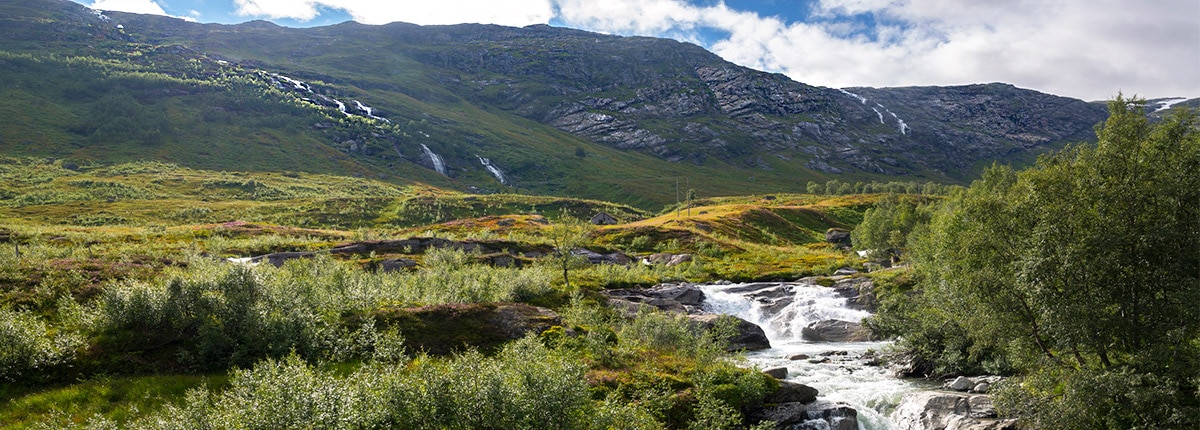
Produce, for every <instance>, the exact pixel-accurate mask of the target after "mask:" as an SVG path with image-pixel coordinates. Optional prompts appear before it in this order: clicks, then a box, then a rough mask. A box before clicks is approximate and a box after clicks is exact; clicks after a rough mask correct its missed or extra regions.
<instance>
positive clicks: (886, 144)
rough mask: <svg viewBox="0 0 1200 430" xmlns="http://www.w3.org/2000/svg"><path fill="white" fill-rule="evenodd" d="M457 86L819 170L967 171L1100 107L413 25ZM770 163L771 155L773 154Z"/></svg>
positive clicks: (504, 103) (706, 56) (563, 39)
mask: <svg viewBox="0 0 1200 430" xmlns="http://www.w3.org/2000/svg"><path fill="white" fill-rule="evenodd" d="M406 32H407V33H406V35H405V36H404V37H406V38H409V40H412V41H416V40H420V41H421V42H422V43H426V45H424V47H423V48H421V49H420V50H419V52H415V53H413V54H412V55H413V56H414V57H416V58H419V59H420V60H421V61H423V62H424V63H426V64H429V65H438V66H441V67H442V68H443V69H444V70H446V73H450V74H451V78H450V80H452V81H454V82H456V83H459V84H460V86H459V88H457V89H456V92H457V93H459V94H463V95H465V96H467V97H471V98H473V99H475V100H477V101H478V102H480V103H486V104H490V105H494V106H498V107H501V108H504V109H507V110H509V111H511V112H513V113H516V114H518V115H521V116H524V117H526V118H529V119H533V120H536V121H539V122H542V123H544V124H548V125H551V126H553V127H555V128H557V129H559V130H562V131H565V132H568V133H571V134H574V135H577V136H580V137H584V138H587V139H589V140H592V141H594V142H597V143H601V144H605V145H609V146H612V147H615V148H620V149H626V150H636V151H643V152H646V153H649V154H653V155H655V156H657V157H660V158H663V159H666V160H669V161H673V162H681V161H689V162H693V163H697V164H702V163H704V162H705V160H706V159H708V158H710V157H715V158H718V159H721V160H724V161H728V162H731V163H732V164H737V165H743V166H745V167H750V168H762V169H771V168H772V166H773V165H775V164H778V163H781V162H782V163H783V164H802V165H803V166H804V167H805V168H808V169H812V170H817V171H821V172H825V173H834V174H836V173H851V172H865V173H876V174H885V175H905V174H910V173H913V172H918V171H927V170H933V171H937V172H939V173H942V174H944V175H947V176H950V177H957V178H966V177H970V176H972V175H974V174H975V173H976V168H977V167H976V166H978V164H979V163H980V162H981V161H987V160H1001V161H1005V160H1007V159H1010V158H1014V157H1016V158H1021V159H1029V158H1032V156H1034V155H1036V154H1038V153H1041V152H1045V151H1047V150H1049V149H1053V148H1056V147H1058V146H1060V145H1062V144H1063V143H1067V142H1074V141H1082V140H1087V139H1089V138H1091V136H1092V134H1091V133H1092V126H1093V125H1095V124H1096V123H1098V122H1100V121H1103V119H1104V118H1105V116H1106V112H1105V109H1104V107H1103V106H1101V105H1098V104H1091V103H1086V102H1083V101H1080V100H1074V99H1069V98H1064V97H1057V96H1053V95H1049V94H1044V93H1039V92H1036V91H1032V90H1026V89H1020V88H1016V87H1013V86H1011V85H1006V84H980V85H966V86H958V87H911V88H883V89H876V88H850V89H845V90H840V89H830V88H820V87H814V86H811V85H806V84H803V83H800V82H795V81H793V80H791V79H789V78H787V77H786V76H783V75H778V74H770V73H764V72H759V71H755V70H751V69H747V68H745V67H740V66H737V65H734V64H731V63H728V62H726V61H724V60H722V59H720V58H718V57H716V56H715V55H713V54H711V53H709V52H707V51H704V50H702V49H700V48H699V47H696V46H694V45H689V44H683V43H678V42H674V41H670V40H663V39H650V38H626V37H616V36H606V35H598V34H592V33H586V32H582V31H577V30H568V29H559V28H551V27H546V26H535V27H529V28H522V29H515V28H504V27H494V26H453V27H446V28H428V27H410V28H407V29H406ZM767 160H770V162H768V161H767Z"/></svg>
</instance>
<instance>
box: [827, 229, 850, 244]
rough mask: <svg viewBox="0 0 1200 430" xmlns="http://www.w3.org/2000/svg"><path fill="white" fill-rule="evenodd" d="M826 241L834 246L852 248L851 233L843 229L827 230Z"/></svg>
mask: <svg viewBox="0 0 1200 430" xmlns="http://www.w3.org/2000/svg"><path fill="white" fill-rule="evenodd" d="M825 241H826V242H829V243H832V244H834V245H841V246H850V231H849V230H846V229H841V228H831V229H829V230H825Z"/></svg>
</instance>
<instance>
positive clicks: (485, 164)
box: [475, 155, 508, 185]
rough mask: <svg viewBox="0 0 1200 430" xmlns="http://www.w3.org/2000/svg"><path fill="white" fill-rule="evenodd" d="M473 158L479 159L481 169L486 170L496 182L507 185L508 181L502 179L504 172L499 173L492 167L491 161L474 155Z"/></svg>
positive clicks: (497, 169)
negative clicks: (481, 165)
mask: <svg viewBox="0 0 1200 430" xmlns="http://www.w3.org/2000/svg"><path fill="white" fill-rule="evenodd" d="M475 158H478V159H479V162H480V163H482V164H483V168H485V169H487V171H488V172H491V173H492V176H495V177H496V180H497V181H500V183H501V184H504V185H508V179H507V178H505V177H504V172H501V171H500V168H498V167H496V166H493V165H492V160H489V159H486V158H483V157H480V156H478V155H476V156H475Z"/></svg>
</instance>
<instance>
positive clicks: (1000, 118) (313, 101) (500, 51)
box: [0, 0, 1105, 207]
mask: <svg viewBox="0 0 1200 430" xmlns="http://www.w3.org/2000/svg"><path fill="white" fill-rule="evenodd" d="M0 15H2V16H3V18H0V50H3V51H4V52H5V53H4V55H3V56H0V61H2V62H4V66H5V67H4V68H3V69H2V71H0V73H2V74H3V75H4V76H3V78H4V79H3V82H0V94H2V95H5V96H6V97H4V98H3V99H2V100H4V101H3V102H0V112H4V113H7V114H8V115H5V116H4V117H3V118H0V122H2V123H3V124H4V131H3V132H2V134H0V139H2V140H0V148H3V149H4V150H5V152H6V153H8V154H13V155H43V156H46V155H48V156H58V157H71V158H79V159H95V160H99V161H104V162H116V161H129V160H137V159H156V160H164V161H171V162H175V163H179V164H182V165H188V166H195V167H202V168H217V169H219V168H227V169H238V170H254V169H261V170H276V171H278V170H304V171H313V172H322V173H356V174H362V175H378V176H381V177H386V178H403V179H405V180H412V181H420V182H428V183H431V184H434V185H438V186H446V187H454V188H459V189H475V190H482V191H488V190H491V191H510V192H511V191H523V190H531V191H534V192H537V193H546V194H559V195H567V194H569V195H575V196H581V197H593V198H602V199H607V200H616V201H622V202H626V203H631V204H635V205H639V206H642V207H654V206H656V205H661V204H664V203H667V202H670V201H671V200H672V199H673V198H674V195H675V194H676V190H675V189H674V188H675V187H676V182H679V181H681V180H682V181H681V182H684V183H685V185H690V184H692V183H693V182H694V183H695V184H696V185H695V186H693V187H694V188H696V189H697V190H698V191H699V192H700V193H701V194H703V195H728V194H745V193H756V192H758V193H768V192H782V191H788V190H793V191H794V190H797V189H798V187H799V186H800V184H803V183H805V182H807V181H809V180H816V181H821V182H823V181H825V180H827V179H831V178H840V179H843V180H875V179H882V180H889V179H896V178H899V179H902V180H921V181H925V180H935V181H943V182H960V181H965V180H969V179H970V178H972V177H973V175H975V174H976V173H977V172H978V166H980V165H983V164H987V163H990V161H991V160H1001V161H1002V162H1003V161H1006V160H1013V161H1018V162H1020V161H1022V160H1027V159H1031V158H1032V156H1034V155H1036V154H1038V153H1041V152H1044V151H1046V150H1049V149H1053V148H1056V147H1058V146H1059V145H1061V144H1064V143H1066V142H1070V141H1077V140H1085V139H1088V138H1090V133H1091V127H1092V125H1093V124H1095V123H1097V122H1099V121H1101V120H1102V119H1103V118H1104V115H1105V113H1104V110H1103V107H1101V106H1097V105H1094V104H1088V103H1084V102H1082V101H1078V100H1072V99H1066V98H1061V97H1055V96H1051V95H1046V94H1042V93H1038V92H1035V91H1030V90H1022V89H1017V88H1013V87H1011V86H1006V85H1001V84H989V85H973V86H964V87H951V88H928V89H904V88H900V89H866V88H862V89H849V90H848V91H842V90H836V89H829V88H820V87H813V86H810V85H805V84H802V83H798V82H795V81H792V80H790V79H788V78H787V77H785V76H782V75H777V74H769V73H763V72H757V71H754V70H750V69H747V68H744V67H740V66H736V65H734V64H731V63H728V62H726V61H724V60H722V59H720V58H719V57H717V56H715V55H713V54H712V53H709V52H707V51H705V50H703V49H701V48H700V47H697V46H694V45H690V44H685V43H679V42H675V41H672V40H666V39H654V38H642V37H618V36H607V35H599V34H594V33H588V32H584V31H579V30H571V29H563V28H554V27H548V26H532V27H526V28H508V27H500V26H490V25H456V26H426V27H423V26H416V25H412V24H402V23H394V24H389V25H384V26H366V25H361V24H356V23H344V24H339V25H335V26H329V27H320V28H310V29H291V28H283V27H278V26H276V25H274V24H270V23H266V22H250V23H245V24H240V25H216V24H196V23H189V22H185V21H182V20H178V19H173V18H165V17H160V16H150V15H135V14H124V13H115V12H114V13H104V14H100V13H96V12H93V11H90V10H88V9H87V8H84V7H81V6H78V5H77V4H74V3H71V2H67V1H65V0H35V1H31V2H24V1H23V2H17V1H12V0H4V1H0Z"/></svg>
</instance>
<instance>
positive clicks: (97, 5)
mask: <svg viewBox="0 0 1200 430" xmlns="http://www.w3.org/2000/svg"><path fill="white" fill-rule="evenodd" d="M90 7H91V8H92V9H96V10H115V11H119V12H129V13H144V14H151V15H166V14H167V11H165V10H163V8H162V6H159V5H158V3H155V2H154V1H153V0H96V1H94V2H92V5H91V6H90Z"/></svg>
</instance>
